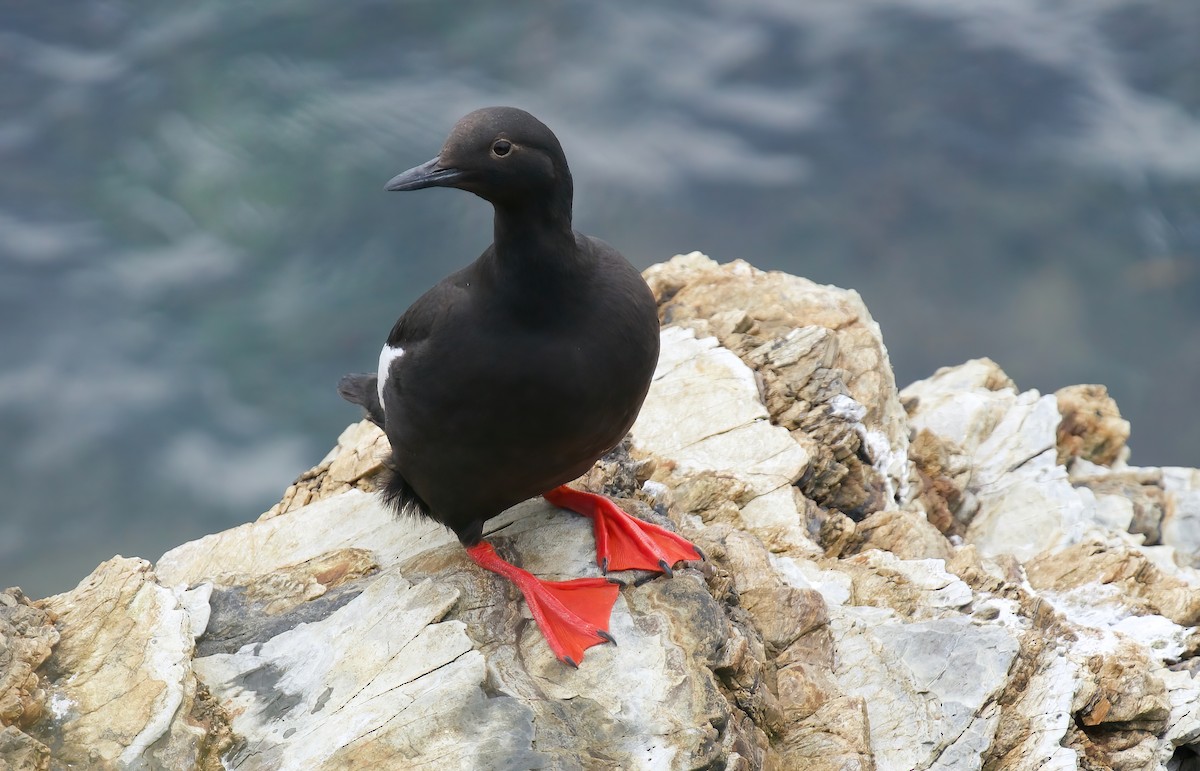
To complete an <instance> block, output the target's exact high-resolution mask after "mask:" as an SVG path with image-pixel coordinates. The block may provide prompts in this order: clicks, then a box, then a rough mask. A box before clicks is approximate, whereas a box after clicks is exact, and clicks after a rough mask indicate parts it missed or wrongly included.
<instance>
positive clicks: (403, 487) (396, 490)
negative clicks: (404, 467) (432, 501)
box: [379, 469, 431, 517]
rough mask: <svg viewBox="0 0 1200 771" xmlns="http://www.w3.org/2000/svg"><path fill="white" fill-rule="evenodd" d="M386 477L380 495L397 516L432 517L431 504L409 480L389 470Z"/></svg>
mask: <svg viewBox="0 0 1200 771" xmlns="http://www.w3.org/2000/svg"><path fill="white" fill-rule="evenodd" d="M385 475H386V477H385V479H384V480H383V489H382V490H380V491H379V495H380V496H381V497H382V498H383V502H384V503H385V504H387V505H388V506H390V507H391V508H392V510H393V511H395V512H396V514H398V515H400V516H403V515H405V514H415V515H417V516H421V517H429V516H431V514H430V509H429V504H428V503H426V502H425V501H424V500H423V499H422V498H421V496H420V495H418V494H417V491H416V490H414V489H413V487H412V485H410V484H409V483H408V480H407V479H405V478H404V477H403V476H401V475H400V472H398V471H395V470H392V469H388V470H386V471H385Z"/></svg>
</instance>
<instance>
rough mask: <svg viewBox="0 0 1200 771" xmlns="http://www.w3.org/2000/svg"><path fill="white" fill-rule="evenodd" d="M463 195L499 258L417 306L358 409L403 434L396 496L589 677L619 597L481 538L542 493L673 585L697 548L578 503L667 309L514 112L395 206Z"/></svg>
mask: <svg viewBox="0 0 1200 771" xmlns="http://www.w3.org/2000/svg"><path fill="white" fill-rule="evenodd" d="M426 187H456V188H459V189H461V190H467V191H470V192H472V193H475V194H476V195H478V196H479V197H481V198H483V199H484V200H486V201H488V202H490V203H491V204H492V206H493V207H494V208H495V242H494V243H493V244H492V245H491V246H490V247H488V248H487V250H486V251H484V253H483V254H482V255H481V256H480V257H479V259H477V260H476V261H475V262H473V263H471V264H470V265H468V266H467V267H466V268H464V269H462V270H460V271H458V272H457V273H453V274H451V275H450V276H447V277H446V278H445V279H443V280H442V281H441V282H440V283H438V284H437V285H436V286H434V287H433V288H432V289H430V290H429V291H428V292H426V293H425V294H424V295H422V296H421V297H420V298H418V299H417V301H416V302H414V303H413V304H412V306H411V307H410V308H409V309H408V310H407V311H405V312H404V314H403V315H402V316H401V317H400V319H399V320H398V321H397V322H396V324H395V326H393V327H392V331H391V334H390V335H388V338H387V343H386V345H384V347H383V350H382V352H381V353H380V356H379V370H378V373H377V374H374V375H347V376H346V377H344V378H342V380H341V382H340V383H339V384H338V390H339V392H340V393H341V394H342V396H343V397H344V398H345V399H347V400H348V401H350V402H353V403H355V404H358V405H360V406H362V407H363V408H364V409H365V410H366V413H367V417H368V419H370V420H371V421H373V422H374V423H376V424H378V425H379V426H380V427H382V428H383V429H384V431H385V432H386V433H387V436H388V439H389V440H390V442H391V446H392V463H391V466H392V468H393V472H392V474H391V477H390V478H389V480H388V481H387V483H386V484H385V487H384V490H383V496H384V498H385V500H386V501H387V502H388V503H390V504H391V505H392V506H394V507H395V508H396V509H397V510H398V511H405V510H409V511H415V512H417V513H419V514H422V515H424V516H427V517H431V518H433V519H434V520H436V521H438V522H441V523H442V524H444V525H446V526H447V527H449V528H450V529H451V530H453V531H454V532H455V533H456V534H457V535H458V538H459V540H460V541H461V542H462V544H463V546H465V547H466V550H467V554H469V555H470V556H471V559H473V560H474V561H475V562H476V563H477V564H479V565H480V566H481V567H483V568H485V569H487V570H490V571H493V572H495V573H498V574H500V575H502V576H504V577H506V578H508V579H510V580H511V581H513V582H514V583H515V584H516V585H517V586H518V587H519V588H520V590H521V592H522V593H523V594H524V596H525V599H526V601H527V602H528V603H529V608H530V610H531V611H532V613H533V617H534V619H535V620H536V621H537V623H538V626H539V627H540V628H541V629H542V632H543V634H544V635H545V637H546V641H547V642H548V643H549V645H550V648H551V650H552V651H553V652H554V654H555V655H556V656H557V657H558V658H559V659H560V660H561V661H564V662H566V663H568V664H571V665H572V666H578V662H580V661H582V660H583V653H584V650H586V649H587V648H588V647H590V646H592V645H596V644H599V643H602V642H605V641H612V636H611V635H610V634H609V633H608V631H607V626H608V622H609V615H610V612H611V610H612V606H613V604H614V603H615V602H616V598H617V593H618V591H619V584H614V583H613V582H611V581H609V580H608V579H604V578H580V579H575V580H573V581H543V580H541V579H539V578H536V577H535V576H533V575H532V574H530V573H529V572H527V571H525V570H522V569H521V568H518V567H516V566H514V565H512V564H510V563H508V562H506V561H504V560H503V559H501V557H500V556H499V555H498V554H496V551H495V549H494V548H493V547H492V545H491V544H489V543H488V542H486V541H484V540H483V523H484V521H485V520H487V519H490V518H491V517H493V516H495V515H497V514H499V513H500V512H502V511H504V510H505V509H507V508H508V507H510V506H513V505H515V504H517V503H520V502H521V501H523V500H526V499H528V498H532V497H535V496H538V495H541V496H543V497H545V499H546V500H547V501H549V502H550V503H552V504H554V505H555V506H560V507H562V508H566V509H570V510H572V511H575V512H577V513H579V514H582V515H584V516H587V517H590V518H591V519H592V520H593V524H594V532H595V537H596V560H597V562H598V563H599V564H600V566H601V568H602V569H603V570H604V571H605V572H607V571H608V570H610V569H612V570H625V569H645V570H652V571H660V572H664V573H667V574H670V572H671V567H672V566H673V565H674V564H675V563H677V562H680V561H682V560H695V559H700V557H701V555H700V554H699V552H698V550H697V549H696V548H695V547H694V546H693V545H692V544H691V543H689V542H688V541H687V540H685V539H683V538H681V537H680V536H678V535H676V534H675V533H672V532H670V531H669V530H666V529H664V528H661V527H658V526H656V525H653V524H651V523H648V522H643V521H642V520H639V519H636V518H634V517H631V516H629V515H628V514H626V513H625V512H624V511H622V510H621V509H620V508H619V507H617V506H616V505H615V504H614V503H613V502H612V501H610V500H608V499H607V498H604V497H602V496H599V495H594V494H592V493H586V492H581V491H579V490H575V489H573V488H570V487H567V486H566V483H567V482H569V481H571V480H572V479H575V478H576V477H578V476H580V475H581V474H582V473H583V472H584V471H586V470H587V469H588V468H590V467H591V465H592V464H593V463H594V462H595V461H596V459H597V458H599V457H600V456H601V455H603V454H604V453H605V452H607V451H608V450H609V449H611V448H612V447H613V446H615V445H616V444H617V443H618V442H619V441H620V440H621V439H622V438H623V437H624V436H625V434H626V432H628V431H629V428H630V427H631V426H632V425H633V421H634V418H636V417H637V413H638V410H639V408H640V407H641V405H642V401H643V400H644V399H645V398H646V392H647V391H648V390H649V387H650V378H651V375H652V374H653V372H654V367H655V364H656V362H657V360H658V314H657V310H656V308H655V302H654V296H653V295H652V294H651V293H650V289H649V288H648V287H647V286H646V283H645V282H644V281H643V280H642V277H641V276H640V275H639V274H638V272H637V271H636V270H635V269H634V268H633V266H631V265H630V264H629V263H628V262H627V261H626V260H625V258H624V257H622V256H621V255H620V254H619V253H618V252H617V251H616V250H615V249H613V248H612V247H611V246H609V245H608V244H606V243H604V242H603V241H599V240H597V239H594V238H591V237H589V236H585V235H582V234H580V233H576V232H575V231H574V230H573V229H572V227H571V197H572V184H571V173H570V171H569V170H568V169H567V160H566V157H565V156H564V155H563V151H562V147H561V146H560V145H559V142H558V139H557V138H556V137H555V136H554V134H553V133H552V132H551V131H550V129H548V128H547V127H546V126H545V125H543V124H542V123H541V122H540V121H539V120H537V119H536V118H534V117H533V116H532V115H530V114H529V113H527V112H524V111H522V110H518V109H515V108H512V107H491V108H487V109H483V110H477V111H475V112H472V113H470V114H469V115H467V116H465V117H464V118H462V119H461V120H460V121H459V122H458V123H457V124H456V125H455V126H454V129H453V130H452V131H451V132H450V136H449V138H448V139H447V140H446V143H445V144H444V145H443V147H442V150H441V152H440V153H439V154H438V156H437V157H436V158H434V159H433V160H431V161H429V162H427V163H423V164H421V165H420V166H417V167H415V168H413V169H410V170H408V171H406V172H404V173H402V174H400V175H398V176H396V177H395V178H393V179H392V180H391V181H390V182H388V184H387V189H388V190H418V189H421V188H426Z"/></svg>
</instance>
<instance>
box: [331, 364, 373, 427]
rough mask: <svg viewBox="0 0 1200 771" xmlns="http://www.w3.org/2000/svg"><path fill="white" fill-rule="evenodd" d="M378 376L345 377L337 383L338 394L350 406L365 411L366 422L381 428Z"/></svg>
mask: <svg viewBox="0 0 1200 771" xmlns="http://www.w3.org/2000/svg"><path fill="white" fill-rule="evenodd" d="M378 383H379V376H378V375H345V376H343V377H342V379H341V380H339V381H338V393H339V394H341V396H342V398H343V399H345V400H346V401H348V402H350V403H351V404H357V405H358V406H359V407H362V408H363V409H364V410H366V417H367V420H369V421H371V422H372V423H374V424H375V425H377V426H379V427H380V428H383V407H382V406H380V404H379V390H378V388H377V384H378Z"/></svg>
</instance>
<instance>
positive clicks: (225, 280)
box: [0, 0, 1200, 594]
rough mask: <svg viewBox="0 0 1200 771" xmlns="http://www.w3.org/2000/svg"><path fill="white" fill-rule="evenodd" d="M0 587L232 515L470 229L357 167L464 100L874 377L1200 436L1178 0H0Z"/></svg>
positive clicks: (1192, 34) (395, 148) (442, 203)
mask: <svg viewBox="0 0 1200 771" xmlns="http://www.w3.org/2000/svg"><path fill="white" fill-rule="evenodd" d="M0 13H2V17H0V18H3V24H0V162H2V164H3V166H2V168H3V175H2V176H0V323H2V325H3V326H2V329H3V332H2V333H0V436H2V437H3V438H4V440H5V441H4V444H3V447H4V449H3V455H2V456H0V457H2V459H3V462H2V463H0V489H2V490H3V495H2V496H0V584H13V583H18V584H21V585H23V586H24V587H25V588H26V589H27V590H28V591H30V592H31V593H33V594H45V593H48V592H53V591H58V590H62V589H64V588H67V587H69V586H72V585H74V583H75V582H76V581H77V580H79V579H80V578H81V577H82V576H83V575H85V574H86V572H87V571H88V570H90V568H91V567H92V566H93V565H94V564H95V563H96V562H98V561H99V560H101V559H104V558H106V557H108V556H110V555H111V554H113V553H118V552H119V553H122V554H126V555H131V554H136V555H140V556H145V557H147V558H150V559H154V558H156V557H157V556H158V555H159V554H160V553H161V552H162V551H163V550H165V549H166V548H169V547H170V546H172V545H174V544H176V543H179V542H181V541H182V540H184V539H188V538H193V537H196V536H199V535H201V534H203V533H207V532H212V531H214V530H217V529H220V528H224V527H228V526H231V525H234V524H236V523H238V522H242V521H246V520H249V519H252V518H254V517H255V516H256V515H257V514H258V513H259V512H260V511H261V510H263V509H265V508H266V507H268V506H269V505H270V504H271V503H272V502H273V501H274V500H276V499H277V498H278V495H279V493H280V492H281V490H282V489H283V487H284V486H286V484H287V483H288V482H289V481H290V480H291V479H292V477H294V476H295V475H296V474H297V473H298V472H300V471H302V470H303V469H305V468H307V467H308V466H310V465H312V464H313V463H314V462H316V461H317V460H318V459H319V458H320V457H321V456H322V455H323V454H324V452H325V451H326V450H327V449H328V447H329V446H330V445H331V443H332V441H333V439H334V437H335V436H336V434H337V433H338V431H339V430H340V429H341V428H342V427H343V426H344V425H345V424H347V423H348V422H350V421H352V420H354V419H356V417H357V414H356V412H355V410H354V409H352V408H350V407H349V406H348V405H346V404H344V403H342V402H341V401H340V400H339V399H338V397H337V396H336V394H335V392H334V388H333V386H334V384H335V383H336V381H337V379H338V377H339V376H340V375H342V374H343V373H345V372H349V371H361V370H364V369H366V370H369V369H371V367H372V366H373V364H374V362H375V359H376V356H377V352H378V348H379V345H380V343H381V342H382V340H383V338H384V336H385V335H386V333H387V330H388V329H389V328H390V325H391V323H392V321H393V320H394V319H395V317H396V316H397V315H398V314H399V312H400V311H401V310H403V308H404V307H406V306H407V304H408V303H409V302H410V301H412V300H413V299H414V298H415V297H416V296H417V295H418V294H419V293H420V292H421V291H423V290H424V289H425V288H427V287H428V286H429V285H430V284H432V283H433V282H435V281H436V280H437V279H438V278H439V277H440V276H441V275H443V274H445V273H446V272H448V271H450V270H451V269H452V268H455V267H458V266H461V265H462V264H465V263H466V262H468V261H469V260H470V259H472V258H473V257H474V256H475V255H476V254H478V252H479V251H480V250H482V248H483V247H484V246H486V244H487V243H488V241H489V240H490V232H489V229H490V217H489V214H488V211H487V209H486V207H485V205H484V204H482V202H480V201H478V200H476V199H474V198H473V197H471V196H469V195H467V194H463V193H460V192H458V191H447V190H440V191H426V192H422V193H415V194H402V195H397V194H386V193H383V192H382V186H383V183H384V182H385V181H386V180H387V179H388V178H390V177H391V176H392V175H393V174H394V173H396V172H398V171H401V170H403V169H405V168H407V167H409V166H412V165H414V164H416V163H419V162H421V161H424V160H426V159H427V158H429V157H431V156H432V155H434V154H435V152H436V151H437V149H438V147H439V146H440V144H441V141H442V139H443V137H444V135H445V133H446V131H447V129H448V128H449V127H450V125H451V124H452V123H453V122H454V120H455V119H456V118H457V117H459V116H460V115H462V114H463V113H465V112H467V111H468V110H471V109H474V108H476V107H479V106H483V105H487V104H513V105H517V106H521V107H525V108H526V109H529V110H530V111H532V112H534V113H535V114H536V115H538V116H539V117H541V118H542V119H543V120H544V121H545V122H546V123H548V124H549V125H550V126H551V127H552V128H554V129H555V130H556V132H557V133H558V135H559V137H560V138H561V139H562V141H563V145H564V146H565V148H566V150H567V153H568V157H569V158H570V160H571V164H572V168H573V170H574V174H575V180H576V190H577V197H576V211H577V225H578V226H579V227H580V229H582V230H584V231H586V232H589V233H593V234H595V235H599V236H601V237H603V238H604V239H606V240H608V241H610V242H611V243H613V244H615V245H616V246H618V248H620V249H621V250H622V251H624V252H625V254H626V255H628V256H629V257H630V258H631V259H632V260H633V261H634V262H635V263H636V264H638V265H639V266H643V267H644V266H646V265H649V264H650V263H652V262H657V261H660V260H663V259H665V258H667V257H669V256H671V255H672V254H674V253H676V252H680V251H689V250H692V249H701V250H703V251H706V252H707V253H709V254H710V255H712V256H713V257H715V258H717V259H720V260H728V259H732V258H735V257H742V258H745V259H748V260H750V261H751V262H753V263H755V264H756V265H759V266H760V267H764V268H779V269H783V270H787V271H789V272H793V273H798V274H801V275H806V276H809V277H811V278H813V279H815V280H818V281H822V282H830V283H836V284H840V285H843V286H851V287H854V288H856V289H858V290H859V291H860V292H861V293H862V294H863V296H864V298H865V299H866V301H867V303H868V305H869V306H870V308H871V310H872V312H873V313H874V315H875V316H876V318H877V319H878V320H879V321H880V323H881V324H882V326H883V330H884V335H885V339H886V341H887V343H888V347H889V349H890V351H891V355H892V360H893V364H894V365H895V367H896V370H897V373H898V377H899V379H900V380H901V381H902V382H907V381H910V380H912V379H915V378H918V377H922V376H924V375H926V374H928V373H930V372H931V371H932V370H933V369H934V368H936V367H938V366H942V365H946V364H954V363H958V362H960V361H962V360H964V359H967V358H970V357H975V356H984V355H986V356H991V357H992V358H994V359H996V360H997V361H998V362H1000V364H1001V365H1002V366H1003V367H1005V369H1006V370H1007V371H1008V372H1009V374H1010V375H1012V376H1013V377H1014V378H1015V379H1016V380H1017V382H1018V383H1019V384H1020V385H1021V386H1022V387H1036V388H1039V389H1043V390H1052V389H1055V388H1058V387H1060V386H1062V385H1066V384H1069V383H1075V382H1101V383H1105V384H1107V385H1108V386H1109V388H1110V390H1111V391H1112V392H1113V394H1114V395H1115V396H1116V398H1117V399H1118V402H1119V403H1120V405H1121V407H1122V410H1123V412H1124V413H1125V414H1126V416H1127V417H1129V418H1130V419H1131V420H1132V421H1133V425H1134V435H1133V439H1132V442H1131V445H1132V447H1133V449H1134V453H1133V461H1134V462H1136V463H1141V464H1176V465H1191V466H1196V465H1200V416H1198V415H1197V411H1196V407H1195V404H1196V398H1195V395H1196V394H1197V392H1198V391H1200V44H1198V43H1197V42H1196V41H1198V40H1200V4H1197V3H1194V2H1191V0H1178V1H1177V2H1160V3H1154V4H1147V3H1141V2H1136V1H1135V0H1070V1H1067V0H1060V1H1058V2H1051V1H1050V0H1045V1H1040V0H983V1H981V2H976V3H971V4H962V3H954V2H950V0H862V1H861V2H856V3H845V2H842V0H831V1H818V0H725V1H723V2H717V1H710V2H700V3H697V2H691V1H689V2H667V3H655V4H648V3H640V2H635V1H634V0H614V1H613V2H605V3H594V2H588V3H582V2H549V1H545V2H529V1H526V2H521V1H518V0H514V1H511V2H506V3H484V2H464V3H454V4H446V3H435V2H402V3H397V2H372V1H368V0H342V1H341V2H339V3H317V2H315V1H313V0H307V1H305V0H292V1H290V2H283V1H282V0H275V1H271V0H266V1H264V2H255V3H238V2H234V1H233V0H198V1H196V2H190V3H187V4H176V3H171V4H168V3H151V2H104V1H103V0H93V1H92V2H89V3H86V4H76V5H74V6H72V7H70V8H68V7H66V6H64V5H62V4H58V3H16V2H0Z"/></svg>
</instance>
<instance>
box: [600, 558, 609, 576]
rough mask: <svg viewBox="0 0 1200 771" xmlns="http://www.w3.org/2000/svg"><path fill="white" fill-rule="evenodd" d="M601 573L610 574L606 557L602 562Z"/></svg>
mask: <svg viewBox="0 0 1200 771" xmlns="http://www.w3.org/2000/svg"><path fill="white" fill-rule="evenodd" d="M600 572H601V573H607V572H608V557H605V558H604V559H602V560H600Z"/></svg>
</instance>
